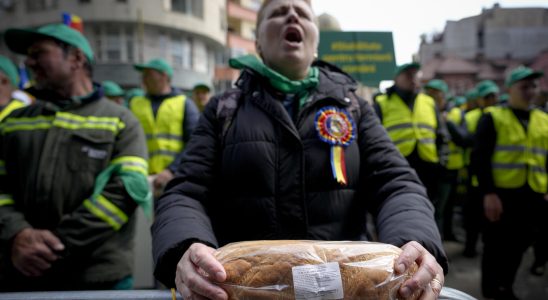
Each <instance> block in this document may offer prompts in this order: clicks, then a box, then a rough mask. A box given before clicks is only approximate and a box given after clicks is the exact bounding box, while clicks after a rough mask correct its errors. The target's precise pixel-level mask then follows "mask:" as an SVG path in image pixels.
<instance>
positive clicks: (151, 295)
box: [0, 287, 477, 300]
mask: <svg viewBox="0 0 548 300" xmlns="http://www.w3.org/2000/svg"><path fill="white" fill-rule="evenodd" d="M177 299H178V300H182V299H183V298H181V296H180V295H177ZM439 299H441V300H477V299H476V298H474V297H472V296H470V295H468V294H466V293H463V292H461V291H458V290H455V289H452V288H448V287H444V288H443V290H442V291H441V295H440V297H439ZM0 300H171V292H170V291H169V290H131V291H74V292H32V293H0Z"/></svg>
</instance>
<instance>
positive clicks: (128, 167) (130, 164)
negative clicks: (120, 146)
mask: <svg viewBox="0 0 548 300" xmlns="http://www.w3.org/2000/svg"><path fill="white" fill-rule="evenodd" d="M110 164H111V165H121V166H122V168H121V171H126V172H137V173H141V174H143V175H144V176H145V177H147V176H148V162H147V161H146V160H145V159H143V158H141V157H138V156H120V157H117V158H115V159H113V160H112V161H111V162H110Z"/></svg>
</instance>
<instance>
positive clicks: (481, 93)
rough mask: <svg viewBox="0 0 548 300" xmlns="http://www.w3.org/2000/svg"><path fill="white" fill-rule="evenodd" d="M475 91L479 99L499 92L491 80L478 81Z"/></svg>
mask: <svg viewBox="0 0 548 300" xmlns="http://www.w3.org/2000/svg"><path fill="white" fill-rule="evenodd" d="M476 90H477V93H478V97H481V98H483V97H485V96H487V95H489V94H498V93H499V92H500V89H499V87H498V85H497V84H496V83H494V82H493V81H491V80H483V81H480V83H478V84H477V85H476Z"/></svg>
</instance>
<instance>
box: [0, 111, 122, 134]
mask: <svg viewBox="0 0 548 300" xmlns="http://www.w3.org/2000/svg"><path fill="white" fill-rule="evenodd" d="M125 126H126V125H125V123H124V122H122V120H120V118H117V117H95V116H80V115H76V114H72V113H67V112H57V113H56V114H55V116H37V117H24V118H8V119H6V120H5V122H3V123H2V124H1V125H0V130H1V132H2V133H10V132H14V131H32V130H46V129H49V128H51V127H60V128H63V129H68V130H87V129H92V130H105V131H110V132H112V133H113V134H114V135H118V132H120V130H122V129H124V128H125Z"/></svg>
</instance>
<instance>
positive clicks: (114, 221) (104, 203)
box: [84, 195, 128, 231]
mask: <svg viewBox="0 0 548 300" xmlns="http://www.w3.org/2000/svg"><path fill="white" fill-rule="evenodd" d="M84 206H85V207H86V208H87V209H88V210H89V211H90V212H91V213H92V214H93V215H94V216H96V217H97V218H99V219H100V220H102V221H103V222H105V223H107V224H109V225H110V226H111V227H112V229H114V230H115V231H118V230H119V229H120V228H122V226H123V225H124V224H125V223H127V221H128V216H127V215H126V214H125V213H124V212H123V211H122V210H121V209H120V208H118V207H117V206H116V205H114V203H112V202H110V201H109V200H108V199H107V198H105V197H103V196H102V195H99V196H97V198H96V199H92V200H90V199H86V200H84Z"/></svg>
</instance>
